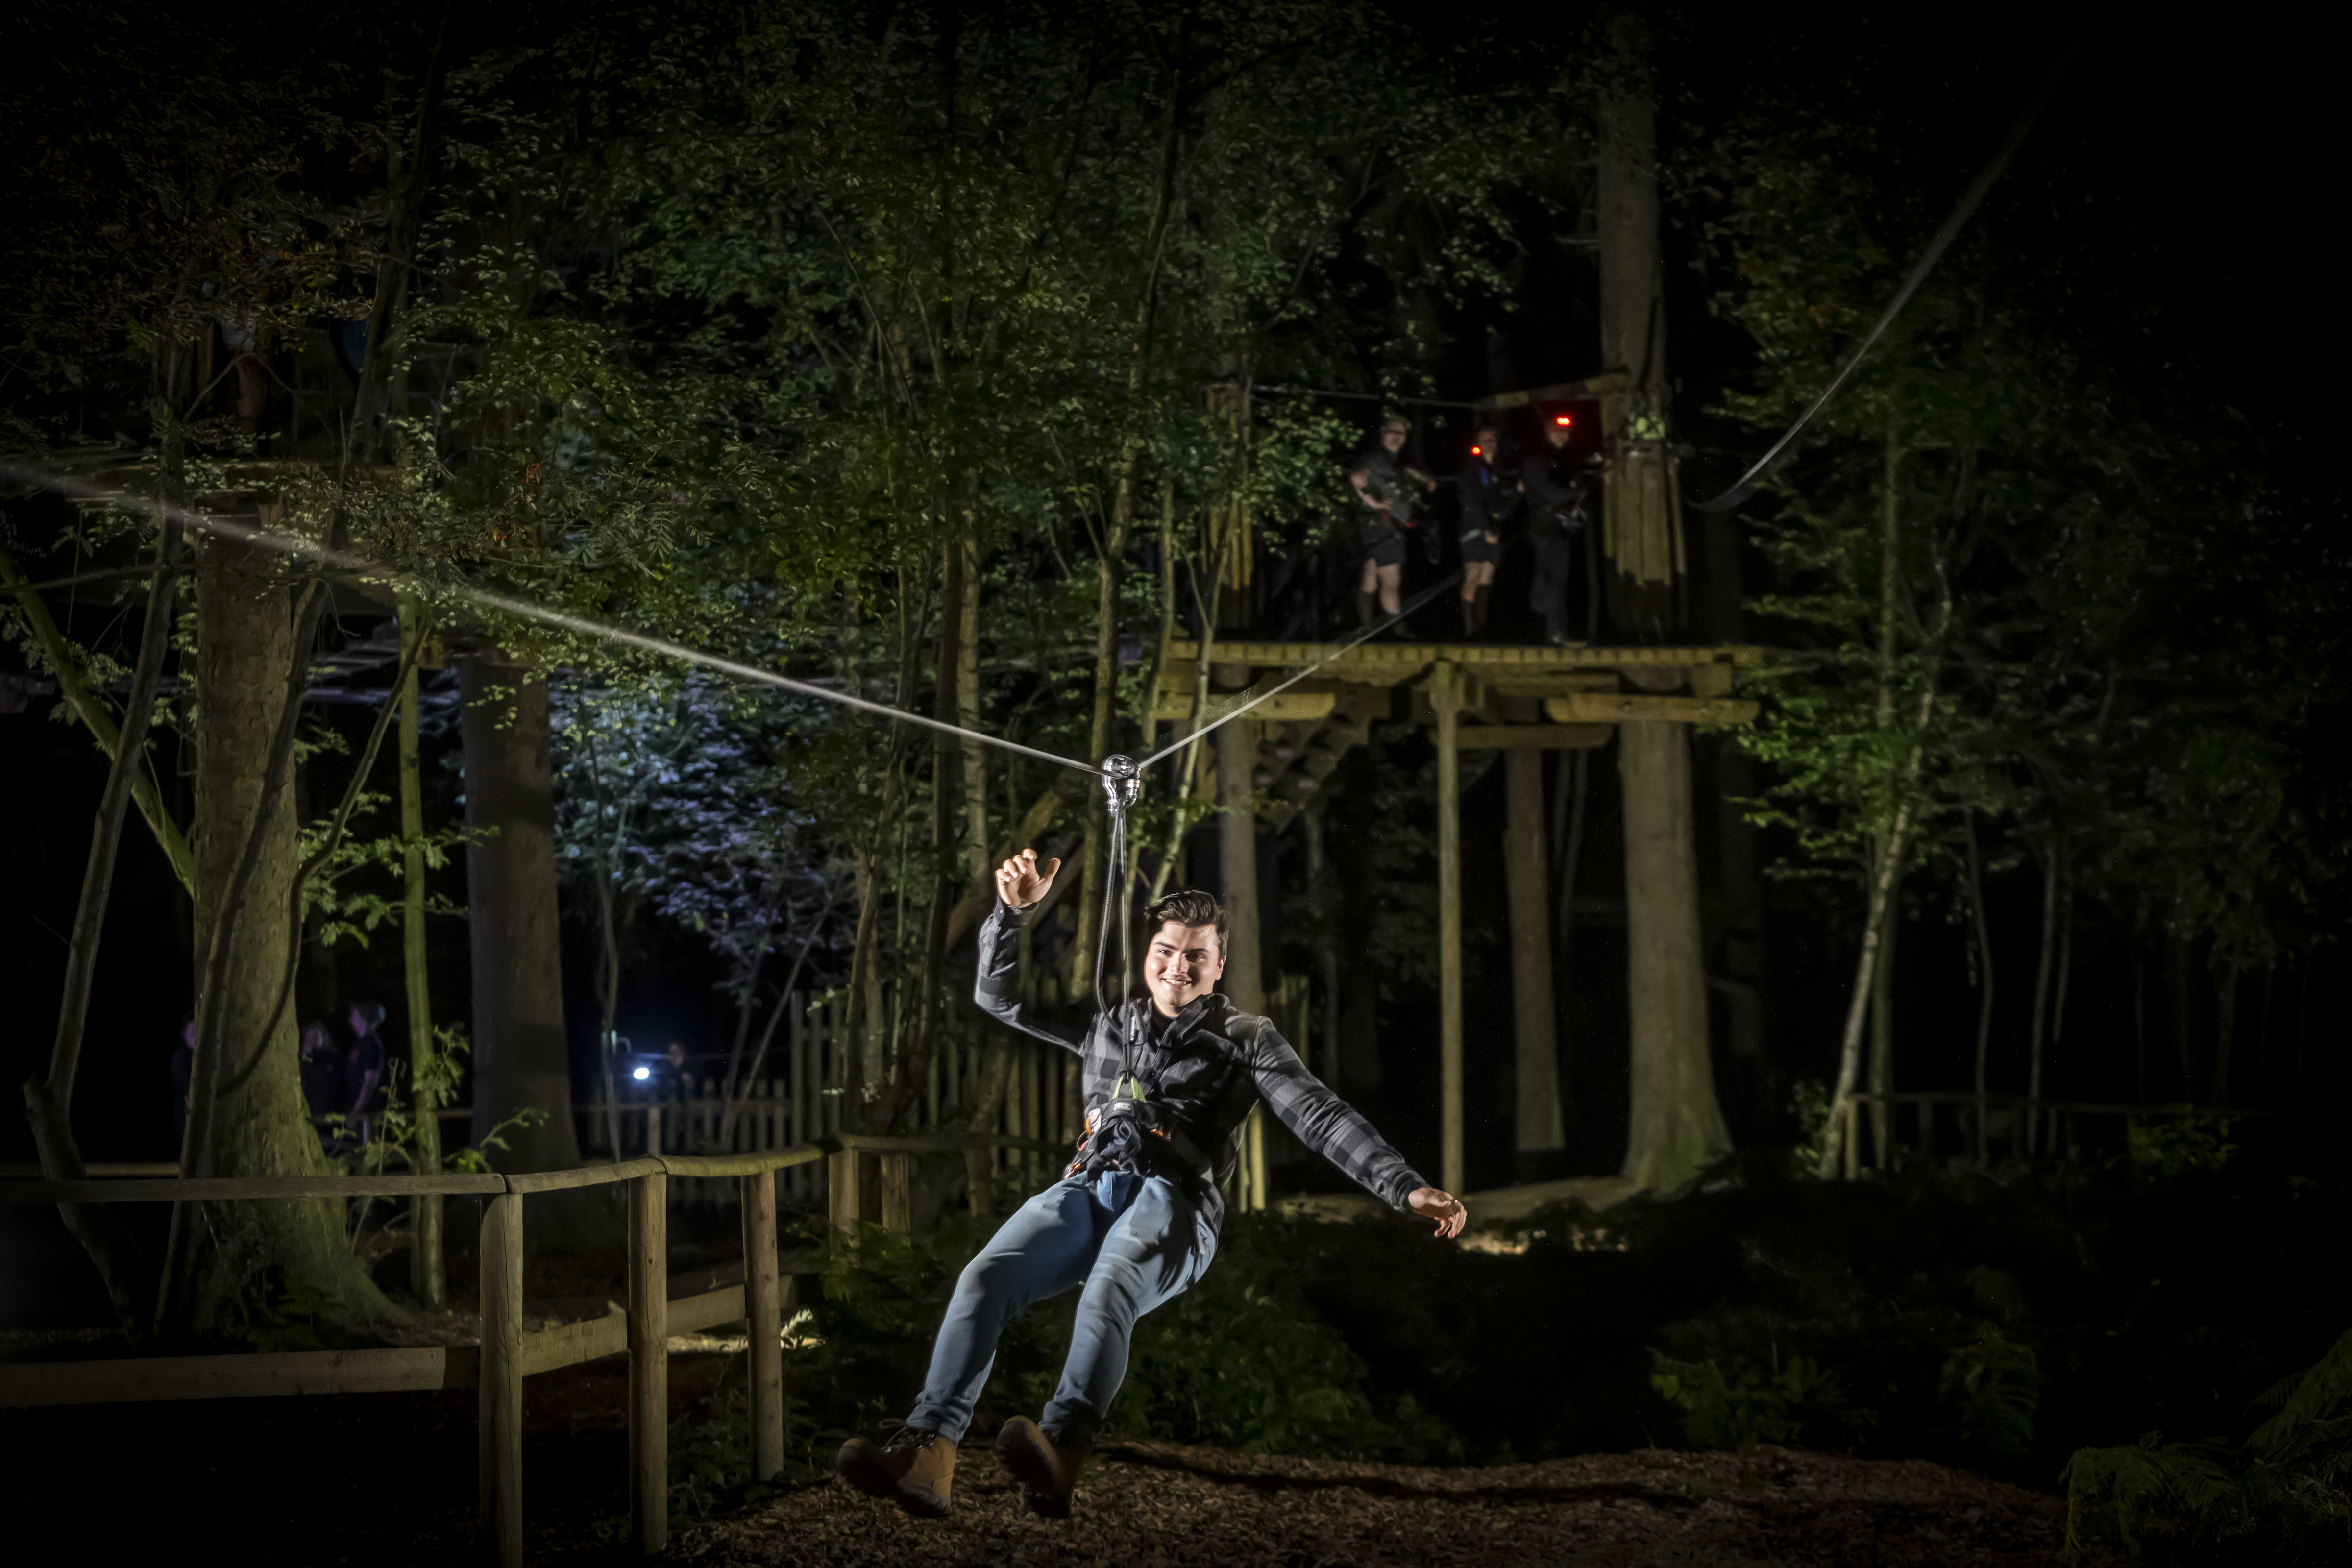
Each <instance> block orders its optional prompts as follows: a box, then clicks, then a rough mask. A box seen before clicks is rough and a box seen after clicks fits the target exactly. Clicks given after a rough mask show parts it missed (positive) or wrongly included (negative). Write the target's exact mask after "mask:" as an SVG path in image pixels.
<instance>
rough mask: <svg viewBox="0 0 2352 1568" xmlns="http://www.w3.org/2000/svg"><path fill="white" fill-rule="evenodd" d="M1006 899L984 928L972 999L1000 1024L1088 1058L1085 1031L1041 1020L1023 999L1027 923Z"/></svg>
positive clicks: (992, 911)
mask: <svg viewBox="0 0 2352 1568" xmlns="http://www.w3.org/2000/svg"><path fill="white" fill-rule="evenodd" d="M1026 918H1027V917H1026V916H1024V914H1023V913H1022V912H1021V911H1020V910H1016V909H1014V908H1013V907H1012V906H1011V905H1010V904H1007V903H1005V902H1004V901H1003V900H1001V899H1000V900H997V904H996V907H995V908H994V909H992V910H989V912H988V919H986V920H984V921H982V922H981V925H980V973H978V975H977V976H975V977H974V979H973V981H972V986H971V999H972V1000H973V1001H974V1002H977V1003H979V1004H980V1005H981V1008H982V1011H984V1012H985V1013H987V1015H988V1016H990V1017H992V1018H993V1019H995V1020H996V1021H997V1022H998V1023H1000V1024H1008V1025H1010V1026H1013V1028H1016V1029H1018V1030H1020V1031H1021V1032H1022V1033H1023V1034H1024V1035H1032V1036H1034V1037H1036V1038H1038V1039H1041V1040H1047V1041H1050V1042H1052V1043H1053V1044H1055V1045H1057V1046H1059V1047H1062V1048H1063V1049H1064V1050H1066V1051H1074V1052H1076V1053H1078V1054H1079V1055H1082V1056H1083V1055H1084V1054H1085V1052H1084V1049H1083V1045H1084V1041H1085V1038H1086V1036H1085V1032H1084V1031H1082V1030H1078V1029H1073V1028H1071V1027H1070V1026H1068V1025H1066V1024H1056V1023H1052V1022H1050V1021H1048V1020H1046V1019H1043V1018H1040V1017H1038V1016H1036V1015H1035V1014H1034V1013H1033V1012H1031V1011H1030V1009H1029V1007H1028V1005H1027V1004H1025V1003H1024V1002H1023V1001H1022V1000H1021V927H1022V925H1023V923H1024V921H1025V920H1026Z"/></svg>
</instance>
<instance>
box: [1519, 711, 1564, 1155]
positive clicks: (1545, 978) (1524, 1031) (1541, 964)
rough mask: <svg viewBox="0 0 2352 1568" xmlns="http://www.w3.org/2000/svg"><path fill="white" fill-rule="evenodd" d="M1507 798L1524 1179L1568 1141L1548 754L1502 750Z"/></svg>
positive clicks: (1520, 1144) (1520, 1125) (1521, 1146)
mask: <svg viewBox="0 0 2352 1568" xmlns="http://www.w3.org/2000/svg"><path fill="white" fill-rule="evenodd" d="M1503 769H1504V784H1505V789H1506V792H1507V797H1508V798H1507V811H1506V817H1507V821H1506V826H1505V828H1504V837H1503V871H1504V878H1505V880H1506V881H1507V883H1508V884H1509V895H1510V905H1511V1002H1512V1008H1513V1018H1514V1022H1515V1024H1516V1026H1517V1027H1516V1029H1515V1031H1514V1033H1515V1034H1516V1036H1517V1044H1518V1096H1517V1152H1518V1159H1519V1164H1520V1166H1521V1167H1522V1168H1521V1170H1520V1172H1519V1175H1520V1179H1521V1180H1531V1179H1534V1178H1535V1177H1536V1176H1538V1175H1557V1174H1559V1173H1558V1172H1553V1171H1549V1170H1538V1169H1537V1167H1540V1166H1542V1165H1543V1164H1544V1163H1546V1157H1547V1156H1550V1155H1553V1154H1555V1153H1557V1152H1558V1151H1559V1150H1560V1149H1561V1148H1562V1147H1563V1146H1564V1145H1565V1144H1566V1142H1567V1140H1566V1138H1564V1137H1563V1136H1562V1134H1561V1131H1560V1117H1559V1037H1558V1036H1557V1035H1556V1033H1555V1029H1556V1027H1557V1025H1558V1018H1557V1015H1556V1012H1555V1009H1554V1005H1553V1000H1552V974H1551V929H1550V922H1549V920H1547V919H1546V917H1545V910H1544V866H1545V864H1546V861H1545V857H1544V844H1543V839H1544V833H1543V753H1542V752H1537V751H1532V750H1528V749H1524V748H1522V749H1520V750H1517V751H1511V752H1504V753H1503Z"/></svg>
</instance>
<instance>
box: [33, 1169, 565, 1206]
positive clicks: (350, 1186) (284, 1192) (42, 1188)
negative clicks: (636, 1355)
mask: <svg viewBox="0 0 2352 1568" xmlns="http://www.w3.org/2000/svg"><path fill="white" fill-rule="evenodd" d="M512 1179H513V1180H515V1181H522V1180H524V1179H525V1178H523V1177H520V1176H517V1177H514V1178H512ZM605 1179H609V1178H598V1177H592V1178H591V1180H592V1181H593V1180H605ZM508 1180H509V1178H507V1177H505V1176H488V1175H448V1176H415V1175H409V1176H192V1177H189V1178H188V1179H186V1180H185V1181H182V1180H179V1179H176V1178H163V1179H160V1180H159V1179H157V1178H154V1177H146V1176H140V1177H131V1178H127V1179H124V1180H121V1181H110V1182H101V1181H89V1182H5V1183H0V1204H125V1203H130V1204H137V1203H174V1202H178V1201H180V1200H183V1199H186V1200H192V1201H193V1200H204V1201H207V1202H213V1203H220V1202H226V1201H227V1200H230V1199H234V1198H341V1197H404V1196H406V1195H407V1194H412V1193H460V1194H471V1195H473V1196H476V1197H499V1196H502V1195H504V1194H506V1192H507V1191H508V1190H509V1189H508V1185H507V1184H508Z"/></svg>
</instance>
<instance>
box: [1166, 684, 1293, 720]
mask: <svg viewBox="0 0 2352 1568" xmlns="http://www.w3.org/2000/svg"><path fill="white" fill-rule="evenodd" d="M1338 701H1339V694H1338V693H1337V692H1333V691H1301V690H1299V689H1297V688H1296V687H1294V688H1292V689H1290V690H1288V691H1277V692H1276V693H1275V694H1274V695H1273V696H1271V697H1269V698H1267V699H1266V700H1265V701H1263V702H1261V703H1259V704H1257V705H1256V706H1255V707H1254V708H1252V709H1251V710H1249V717H1251V718H1253V719H1255V720H1257V721H1260V722H1261V723H1266V724H1295V723H1297V722H1299V721H1302V720H1316V719H1327V718H1328V717H1330V714H1331V710H1332V708H1333V707H1334V706H1335V705H1336V704H1337V703H1338ZM1151 716H1152V717H1153V718H1154V719H1166V720H1171V721H1175V722H1177V723H1185V722H1188V721H1190V720H1191V719H1192V693H1191V692H1190V691H1169V690H1165V689H1162V690H1160V691H1159V692H1157V693H1155V694H1154V695H1153V697H1152V699H1151Z"/></svg>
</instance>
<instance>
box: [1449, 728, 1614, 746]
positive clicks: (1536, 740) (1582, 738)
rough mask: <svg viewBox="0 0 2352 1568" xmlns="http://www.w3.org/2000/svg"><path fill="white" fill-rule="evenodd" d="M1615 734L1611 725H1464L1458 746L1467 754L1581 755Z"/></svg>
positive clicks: (1606, 741)
mask: <svg viewBox="0 0 2352 1568" xmlns="http://www.w3.org/2000/svg"><path fill="white" fill-rule="evenodd" d="M1616 732H1617V731H1616V727H1615V726H1614V725H1611V724H1465V725H1464V726H1463V727H1462V729H1461V731H1459V733H1458V735H1457V736H1456V738H1455V743H1456V744H1457V745H1459V746H1460V747H1461V748H1462V749H1463V750H1464V751H1465V752H1497V751H1503V752H1520V751H1534V752H1580V751H1588V750H1590V749H1591V748H1592V747H1595V746H1605V745H1607V744H1608V743H1609V742H1610V740H1611V738H1612V737H1613V736H1614V735H1615V734H1616Z"/></svg>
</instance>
